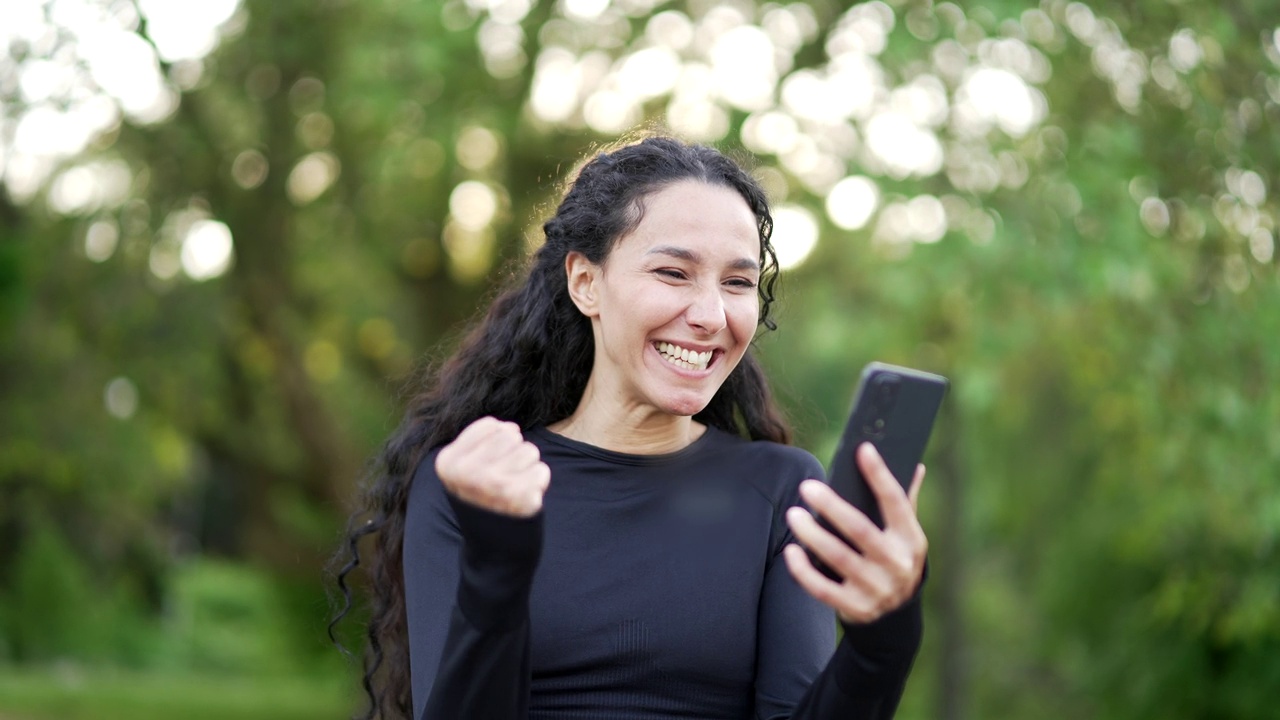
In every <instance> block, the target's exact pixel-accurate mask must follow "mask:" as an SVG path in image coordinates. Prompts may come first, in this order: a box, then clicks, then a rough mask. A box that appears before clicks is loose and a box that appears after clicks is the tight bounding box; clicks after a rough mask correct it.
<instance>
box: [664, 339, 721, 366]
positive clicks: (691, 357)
mask: <svg viewBox="0 0 1280 720" xmlns="http://www.w3.org/2000/svg"><path fill="white" fill-rule="evenodd" d="M656 347H657V348H658V352H659V353H660V354H661V355H662V357H663V358H664V359H665V360H666V361H667V362H669V363H671V364H672V365H675V366H676V367H682V368H684V369H686V370H705V369H706V368H707V363H709V362H711V355H712V352H711V351H710V350H708V351H706V352H694V351H691V350H689V349H688V348H682V347H680V346H679V345H673V344H671V343H669V342H659V343H657V344H656Z"/></svg>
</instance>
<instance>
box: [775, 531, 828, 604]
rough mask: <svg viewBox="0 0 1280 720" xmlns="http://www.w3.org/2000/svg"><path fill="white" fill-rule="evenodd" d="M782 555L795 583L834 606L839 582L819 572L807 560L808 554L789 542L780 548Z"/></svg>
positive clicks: (818, 598) (824, 602) (821, 600)
mask: <svg viewBox="0 0 1280 720" xmlns="http://www.w3.org/2000/svg"><path fill="white" fill-rule="evenodd" d="M782 556H783V558H784V559H785V560H786V562H787V570H789V571H790V572H791V577H793V578H795V581H796V584H798V585H799V586H800V587H802V588H804V590H805V592H807V593H809V594H810V595H812V596H813V597H814V598H816V599H817V600H819V601H820V602H822V603H823V604H825V605H830V606H832V607H834V606H835V604H836V602H837V601H838V600H839V597H840V588H841V585H840V583H837V582H836V581H834V580H832V579H831V578H829V577H827V576H826V575H823V574H822V573H821V572H819V571H818V569H817V568H815V567H814V566H813V563H811V562H809V556H808V555H805V553H804V549H803V548H801V547H800V546H799V545H796V544H795V543H791V544H789V545H787V546H786V547H785V548H783V549H782Z"/></svg>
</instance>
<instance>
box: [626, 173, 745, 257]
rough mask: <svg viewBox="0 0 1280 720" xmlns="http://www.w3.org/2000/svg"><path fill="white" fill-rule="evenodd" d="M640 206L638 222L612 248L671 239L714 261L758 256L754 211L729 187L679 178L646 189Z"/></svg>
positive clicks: (645, 246)
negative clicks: (656, 188) (648, 191)
mask: <svg viewBox="0 0 1280 720" xmlns="http://www.w3.org/2000/svg"><path fill="white" fill-rule="evenodd" d="M640 207H641V211H642V214H641V217H640V222H639V223H638V224H637V225H636V227H635V229H633V230H632V231H631V232H630V233H627V234H626V235H624V236H623V237H622V238H620V239H619V240H618V244H617V246H616V247H615V248H614V250H615V252H622V253H624V254H627V255H643V254H645V253H646V252H647V251H648V250H649V249H651V248H653V247H655V246H658V245H671V246H677V247H684V248H687V249H689V250H693V251H695V252H697V253H698V254H700V255H703V256H705V257H707V258H714V259H716V260H717V261H720V260H737V259H739V258H741V257H747V258H752V259H755V258H758V257H759V256H760V234H759V228H758V226H757V225H756V216H755V214H754V213H752V212H751V208H750V206H748V205H747V201H746V200H745V199H744V198H743V197H742V196H741V195H739V194H738V192H737V191H736V190H734V189H732V188H729V187H724V186H722V185H711V184H708V183H705V182H702V181H700V180H682V181H680V182H676V183H672V184H670V185H667V186H665V187H663V188H662V189H660V190H657V191H656V192H652V193H649V194H648V195H645V196H644V197H643V198H642V199H641V201H640Z"/></svg>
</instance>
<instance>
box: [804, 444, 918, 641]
mask: <svg viewBox="0 0 1280 720" xmlns="http://www.w3.org/2000/svg"><path fill="white" fill-rule="evenodd" d="M857 461H858V466H859V467H860V468H861V469H862V475H863V477H865V478H866V479H867V484H868V485H870V486H871V491H872V493H874V494H875V497H876V500H877V501H878V502H879V504H880V514H881V516H882V517H883V518H884V529H883V530H881V529H880V528H878V527H876V525H875V523H873V522H872V521H871V519H870V518H868V517H867V516H866V515H865V514H863V513H862V511H860V510H858V509H857V508H855V507H854V506H853V505H850V504H849V503H848V502H847V501H845V500H844V498H841V497H840V496H839V495H837V494H836V492H835V491H834V490H832V489H831V488H830V487H829V486H828V485H826V484H825V483H822V482H819V481H817V480H805V481H804V482H803V483H801V484H800V496H801V497H802V498H804V501H805V502H806V503H808V504H809V506H810V507H812V508H813V509H814V510H815V511H816V512H817V513H818V514H820V515H821V516H822V517H823V518H825V519H826V521H827V522H828V523H829V524H830V525H831V526H832V527H833V528H835V529H836V530H837V531H839V532H840V534H842V535H844V537H846V538H848V541H849V542H848V543H846V542H845V541H844V540H841V539H840V538H839V537H836V536H835V535H833V534H832V533H830V532H828V531H827V530H825V529H824V528H823V527H822V526H821V525H819V524H818V522H817V520H815V519H814V517H813V516H812V515H811V514H809V513H808V512H806V511H805V510H804V508H800V507H793V508H791V509H790V510H788V511H787V524H788V525H790V526H791V532H792V533H793V534H795V536H796V539H797V540H799V541H800V542H801V543H803V544H804V545H805V547H808V548H809V549H810V550H812V551H813V554H814V555H816V556H817V557H818V559H820V560H821V561H822V562H823V563H825V564H826V565H827V567H829V568H831V569H832V570H833V571H834V573H835V574H837V575H839V576H840V577H842V578H844V581H843V582H835V581H833V580H831V579H830V578H828V577H827V576H826V575H823V574H822V573H821V572H819V571H818V570H817V568H815V567H814V566H813V563H811V562H809V557H808V556H807V555H806V554H805V552H804V550H803V549H802V548H801V547H800V546H799V545H796V544H794V543H793V544H791V545H788V546H787V547H786V548H785V549H784V551H783V552H784V553H785V554H786V558H787V568H788V569H789V570H790V571H791V575H792V577H794V578H795V579H796V582H797V583H799V584H800V586H801V587H803V588H804V589H805V590H806V591H807V592H808V593H809V594H810V595H812V596H814V597H815V598H817V599H818V600H820V601H822V602H823V603H825V604H827V605H830V606H831V607H832V608H834V609H835V611H836V614H837V615H838V616H839V617H840V619H841V620H842V621H843V622H846V623H850V624H856V623H868V622H871V621H873V620H875V619H877V618H879V617H880V616H881V615H884V614H885V613H887V612H889V611H891V610H894V609H896V608H898V607H899V606H900V605H902V604H903V603H904V602H906V601H907V599H908V598H910V597H911V596H912V595H913V594H915V591H916V588H917V587H918V586H919V585H920V577H921V574H922V573H923V570H924V559H925V554H926V552H927V550H928V547H929V542H928V539H927V538H925V535H924V530H923V529H922V528H921V527H920V522H919V521H918V520H917V519H916V499H917V498H918V496H919V494H920V484H921V483H922V482H923V481H924V466H923V465H918V466H916V475H915V478H914V479H913V480H912V481H911V490H910V491H909V492H907V493H904V492H903V491H902V487H901V486H900V485H898V482H897V481H896V480H895V479H894V478H893V474H892V473H891V472H889V468H887V467H886V466H885V464H884V461H883V460H882V459H881V458H880V454H879V453H877V452H876V450H875V448H874V447H872V446H871V444H870V443H863V444H862V446H861V447H859V448H858V456H857ZM850 543H851V544H852V545H853V546H854V547H850V546H849V545H850ZM854 548H857V549H856V550H855V549H854Z"/></svg>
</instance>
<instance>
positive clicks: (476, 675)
mask: <svg viewBox="0 0 1280 720" xmlns="http://www.w3.org/2000/svg"><path fill="white" fill-rule="evenodd" d="M450 504H451V505H452V506H453V509H454V512H455V515H456V517H457V519H458V524H459V527H460V529H461V530H462V534H463V538H464V542H463V548H462V553H461V558H460V560H461V564H460V574H459V581H458V591H457V601H456V604H455V606H454V608H453V610H452V613H451V615H450V621H449V631H448V634H447V636H446V638H445V644H444V648H443V652H442V654H441V657H440V663H439V666H438V668H437V670H436V675H435V681H434V682H433V683H432V689H431V694H430V695H429V696H428V699H427V703H426V707H425V709H424V711H423V716H422V718H423V720H445V719H449V720H455V719H456V718H463V717H477V718H478V717H483V718H492V719H493V720H516V719H521V718H524V717H526V716H527V714H528V703H529V680H530V671H529V591H530V588H531V585H532V582H533V574H534V571H535V569H536V567H537V562H538V556H539V553H540V550H541V539H542V521H541V516H535V517H534V518H528V519H520V518H512V517H506V516H502V515H498V514H496V513H491V512H488V511H485V510H481V509H479V508H476V507H475V506H471V505H468V504H467V503H465V502H462V501H460V500H457V499H455V498H452V497H451V498H450Z"/></svg>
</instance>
